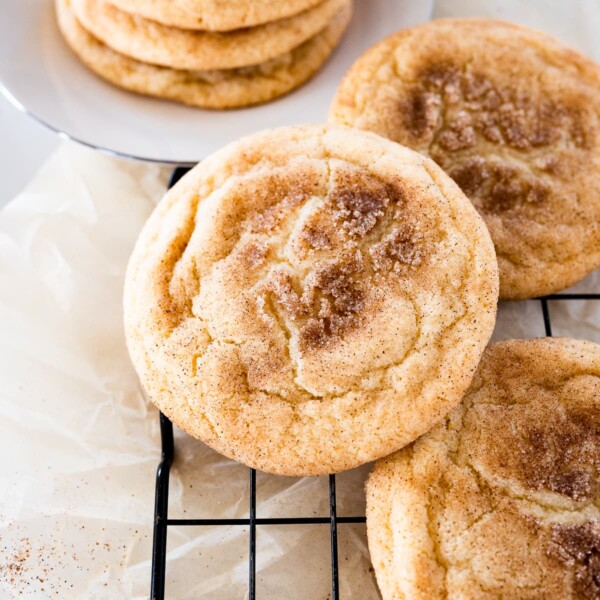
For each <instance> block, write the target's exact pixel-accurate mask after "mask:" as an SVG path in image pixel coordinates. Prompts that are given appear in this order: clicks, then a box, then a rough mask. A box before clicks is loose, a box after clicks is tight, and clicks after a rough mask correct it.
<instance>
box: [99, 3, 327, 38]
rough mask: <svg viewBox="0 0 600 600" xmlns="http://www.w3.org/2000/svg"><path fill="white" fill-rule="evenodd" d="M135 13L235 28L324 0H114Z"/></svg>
mask: <svg viewBox="0 0 600 600" xmlns="http://www.w3.org/2000/svg"><path fill="white" fill-rule="evenodd" d="M110 1H111V3H112V4H114V5H115V6H118V7H119V8H120V9H121V10H125V11H127V12H129V13H131V14H134V15H140V16H143V17H146V18H147V19H151V20H153V21H157V22H158V23H162V24H164V25H170V26H172V27H179V28H181V29H201V30H205V31H231V30H233V29H242V28H244V27H256V26H257V25H262V24H263V23H269V22H270V21H277V20H279V19H285V18H287V17H291V16H293V15H297V14H298V13H300V12H302V11H304V10H307V9H309V8H311V7H313V6H315V5H316V4H319V2H322V1H323V0H110Z"/></svg>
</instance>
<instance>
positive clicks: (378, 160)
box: [125, 125, 498, 475]
mask: <svg viewBox="0 0 600 600" xmlns="http://www.w3.org/2000/svg"><path fill="white" fill-rule="evenodd" d="M497 293H498V280H497V264H496V259H495V256H494V249H493V244H492V242H491V239H490V237H489V234H488V232H487V230H486V228H485V225H484V223H483V221H482V220H481V218H480V217H479V215H478V214H477V212H476V211H475V209H474V208H473V206H472V204H471V203H470V202H469V201H468V199H467V198H466V197H465V196H464V194H462V192H461V191H460V189H459V188H458V186H457V185H456V184H455V183H454V182H453V181H452V180H451V179H450V178H449V177H448V176H447V175H445V174H444V172H443V171H442V170H441V169H440V168H439V167H437V165H435V164H434V163H433V162H432V161H430V160H429V159H427V158H425V157H422V156H421V155H419V154H417V153H415V152H413V151H412V150H409V149H408V148H404V147H402V146H399V145H398V144H395V143H394V142H391V141H389V140H386V139H384V138H381V137H379V136H377V135H374V134H372V133H368V132H362V131H359V130H353V129H350V128H344V127H335V126H329V127H328V126H324V125H323V126H313V127H290V128H283V129H278V130H273V131H266V132H262V133H258V134H255V135H253V136H250V137H247V138H244V139H242V140H240V141H239V142H236V143H234V144H231V145H229V146H227V147H226V148H224V149H223V150H221V151H219V152H217V153H216V154H214V155H213V156H211V157H209V158H208V159H206V160H204V161H203V162H201V163H200V164H199V165H198V166H197V167H196V168H195V169H193V170H192V171H191V172H190V173H189V174H188V175H187V176H186V177H185V178H184V179H182V181H181V182H180V183H178V184H177V185H176V186H175V187H174V188H173V189H172V190H171V191H170V192H169V193H168V194H167V195H166V197H165V198H164V200H163V201H162V202H161V203H160V204H159V206H158V207H157V209H156V211H155V212H154V214H153V215H152V217H151V218H150V220H149V221H148V223H147V225H146V227H145V228H144V230H143V232H142V233H141V235H140V237H139V239H138V242H137V244H136V247H135V250H134V252H133V255H132V258H131V261H130V264H129V268H128V272H127V278H126V285H125V324H126V334H127V340H128V346H129V350H130V353H131V357H132V359H133V362H134V364H135V367H136V369H137V371H138V373H139V375H140V378H141V381H142V383H143V385H144V387H145V389H146V390H147V392H148V395H149V397H150V398H151V399H152V401H153V402H154V403H155V404H156V405H157V406H158V407H159V408H160V409H161V410H162V411H163V412H165V413H166V414H167V415H168V416H169V417H170V418H171V419H172V420H173V421H174V422H175V423H176V424H177V425H179V426H181V427H182V428H183V429H185V430H186V431H187V432H189V433H190V434H191V435H193V436H196V437H198V438H200V439H201V440H203V441H205V442H206V443H207V444H209V445H210V446H212V447H213V448H215V449H216V450H218V451H219V452H221V453H223V454H225V455H226V456H229V457H231V458H234V459H236V460H239V461H241V462H243V463H245V464H247V465H251V466H253V467H256V468H259V469H262V470H265V471H271V472H274V473H279V474H285V475H317V474H323V473H331V472H335V471H341V470H344V469H349V468H352V467H355V466H357V465H360V464H362V463H365V462H367V461H370V460H373V459H375V458H379V457H381V456H385V455H387V454H389V453H390V452H392V451H394V450H397V449H399V448H401V447H402V446H404V445H405V444H407V443H409V442H411V441H412V440H414V439H415V438H416V437H417V436H419V435H421V434H422V433H424V432H425V431H427V430H428V429H429V428H430V427H431V426H432V425H434V424H435V423H437V422H439V421H440V419H442V418H443V417H444V415H445V414H446V413H447V412H448V411H449V410H450V409H451V408H453V407H454V406H455V405H456V404H458V402H459V401H460V399H461V398H462V395H463V393H464V391H465V389H466V388H467V386H468V385H469V383H470V381H471V378H472V375H473V373H474V372H475V368H476V365H477V363H478V361H479V358H480V356H481V353H482V352H483V350H484V348H485V345H486V343H487V341H488V339H489V337H490V335H491V332H492V329H493V326H494V321H495V314H496V302H497Z"/></svg>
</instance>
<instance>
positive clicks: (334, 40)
mask: <svg viewBox="0 0 600 600" xmlns="http://www.w3.org/2000/svg"><path fill="white" fill-rule="evenodd" d="M55 6H56V13H57V18H58V25H59V28H60V30H61V32H62V34H63V37H64V38H65V40H66V42H67V43H68V44H69V46H70V47H71V49H72V50H73V51H74V52H75V54H77V56H78V57H79V58H80V59H81V60H82V62H83V63H85V65H86V66H87V67H89V68H90V69H91V70H92V71H93V72H94V73H96V74H97V75H99V76H100V77H102V78H103V79H106V80H107V81H109V82H110V83H112V84H114V85H116V86H118V87H121V88H124V89H126V90H129V91H132V92H137V93H139V94H145V95H148V96H155V97H158V98H166V99H169V100H175V101H177V102H181V103H183V104H188V105H190V106H198V107H201V108H212V109H225V108H238V107H241V106H250V105H253V104H260V103H262V102H268V101H270V100H273V99H275V98H278V97H279V96H283V95H284V94H287V93H288V92H291V91H292V90H293V89H295V88H297V87H299V86H300V85H302V84H303V83H304V82H305V81H307V80H308V79H310V78H311V77H312V76H313V75H314V74H315V73H316V72H317V71H318V70H319V69H320V68H321V67H322V66H323V64H324V63H325V61H326V60H327V59H328V58H329V56H330V55H331V53H332V52H333V50H334V49H335V47H336V46H337V45H338V43H339V42H340V40H341V38H342V36H343V34H344V31H345V30H346V27H347V26H348V23H349V22H350V18H351V16H352V4H351V3H347V4H345V5H344V7H343V8H342V9H341V10H340V11H339V12H338V13H337V14H336V15H335V16H334V17H333V19H332V20H331V21H330V22H329V24H328V25H327V27H325V29H323V30H322V31H321V32H319V33H318V34H317V35H315V36H313V37H312V38H310V39H308V40H307V41H306V42H304V43H302V44H300V46H297V47H296V48H294V49H293V50H291V51H290V52H287V53H284V54H282V55H281V56H278V57H276V58H273V59H271V60H268V61H266V62H264V63H260V64H258V65H253V66H248V67H240V68H237V69H216V70H207V71H196V70H183V69H171V68H169V67H160V66H157V65H151V64H146V63H144V62H141V61H138V60H136V59H134V58H130V57H128V56H125V55H124V54H121V53H120V52H116V51H114V50H113V49H111V48H110V47H108V46H107V45H106V44H103V43H102V42H101V41H100V40H98V39H97V38H95V37H94V36H93V35H92V34H91V33H89V32H88V31H87V30H86V29H85V28H84V27H83V26H82V25H81V24H80V22H79V21H78V20H77V18H76V16H75V14H74V11H73V5H72V1H71V0H55Z"/></svg>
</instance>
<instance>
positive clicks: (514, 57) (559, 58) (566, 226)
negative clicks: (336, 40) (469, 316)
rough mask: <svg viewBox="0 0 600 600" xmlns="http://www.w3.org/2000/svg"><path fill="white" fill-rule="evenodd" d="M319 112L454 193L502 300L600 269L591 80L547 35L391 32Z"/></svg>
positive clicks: (599, 97)
mask: <svg viewBox="0 0 600 600" xmlns="http://www.w3.org/2000/svg"><path fill="white" fill-rule="evenodd" d="M330 115H331V119H332V120H333V121H335V122H338V123H342V124H345V125H352V126H354V127H359V128H361V129H367V130H370V131H374V132H376V133H379V134H381V135H384V136H386V137H388V138H390V139H392V140H395V141H397V142H399V143H401V144H404V145H406V146H409V147H411V148H413V149H415V150H417V151H419V152H421V153H423V154H425V155H427V156H429V157H431V158H433V159H434V160H435V161H436V162H437V163H438V164H439V165H440V166H441V167H442V168H443V169H444V170H445V171H446V172H447V173H448V174H449V175H450V176H451V177H452V178H453V179H454V180H455V181H456V182H457V183H458V184H459V185H460V187H461V188H462V190H463V191H464V192H465V194H466V195H467V196H468V197H469V198H470V199H471V200H472V202H473V203H474V205H475V207H476V208H477V210H478V211H479V212H480V214H481V215H482V216H483V218H484V220H485V222H486V225H487V226H488V228H489V230H490V234H491V236H492V239H493V241H494V245H495V247H496V252H497V255H498V263H499V267H500V297H501V298H512V299H517V298H528V297H534V296H538V295H542V294H547V293H551V292H555V291H558V290H561V289H563V288H565V287H567V286H569V285H571V284H573V283H575V282H576V281H578V280H579V279H581V278H582V277H583V276H585V275H586V274H587V273H589V272H590V271H592V270H593V269H595V268H597V267H598V266H600V192H599V190H600V125H599V118H600V71H599V68H598V66H597V65H596V64H594V63H593V62H592V61H590V60H588V59H587V58H585V57H584V56H582V55H581V54H578V53H577V52H575V51H573V50H571V49H569V48H567V47H566V46H564V45H562V44H561V43H559V42H558V41H556V40H554V39H553V38H552V37H550V36H549V35H546V34H544V33H540V32H536V31H532V30H529V29H526V28H523V27H519V26H516V25H511V24H508V23H503V22H499V21H493V20H479V19H456V20H453V19H448V20H438V21H432V22H430V23H427V24H425V25H422V26H420V27H415V28H413V29H407V30H405V31H401V32H399V33H397V34H396V35H393V36H391V37H389V38H387V39H386V40H384V41H382V42H381V43H379V44H377V45H376V46H374V47H373V48H371V49H370V50H368V51H367V52H366V53H365V54H364V55H363V56H362V57H361V58H360V59H359V60H358V61H357V62H356V63H355V64H354V66H353V67H352V68H351V69H350V71H349V72H348V74H347V75H346V77H345V79H344V81H343V82H342V84H341V86H340V88H339V90H338V92H337V95H336V97H335V99H334V101H333V104H332V107H331V113H330Z"/></svg>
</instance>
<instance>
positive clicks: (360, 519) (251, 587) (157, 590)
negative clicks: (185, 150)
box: [150, 168, 600, 600]
mask: <svg viewBox="0 0 600 600" xmlns="http://www.w3.org/2000/svg"><path fill="white" fill-rule="evenodd" d="M187 171H188V169H186V168H178V169H176V170H175V171H174V172H173V175H172V176H171V180H170V182H169V187H171V186H173V185H175V183H177V181H179V179H181V177H183V175H185V173H186V172H187ZM538 300H539V302H540V306H541V309H542V316H543V319H544V329H545V333H546V335H547V336H552V322H551V319H550V308H549V305H550V303H551V302H567V301H573V300H600V293H598V294H595V293H594V294H587V293H586V294H552V295H550V296H545V297H543V298H538ZM160 434H161V441H162V454H161V460H160V463H159V465H158V469H157V471H156V495H155V507H154V539H153V547H152V573H151V592H150V594H151V595H150V597H151V598H152V600H164V598H165V582H166V558H167V533H168V529H169V526H171V525H190V526H207V525H212V526H214V525H222V526H228V527H232V526H245V527H248V528H249V531H250V548H249V558H248V597H249V600H256V528H257V527H258V526H260V525H318V524H321V525H323V524H324V525H327V524H328V525H329V529H330V539H331V599H332V600H340V588H339V576H338V533H337V527H338V525H339V524H344V523H365V522H366V518H365V516H364V515H361V516H356V517H338V516H337V508H336V498H335V496H336V490H335V475H330V476H329V516H323V517H306V518H291V517H283V518H258V517H257V516H256V471H255V470H254V469H249V481H248V485H249V490H250V512H249V518H247V519H201V518H200V519H169V475H170V472H171V466H172V464H173V459H174V457H175V442H174V439H173V424H172V423H171V421H169V419H168V418H167V417H166V416H165V415H163V414H162V413H161V414H160Z"/></svg>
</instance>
